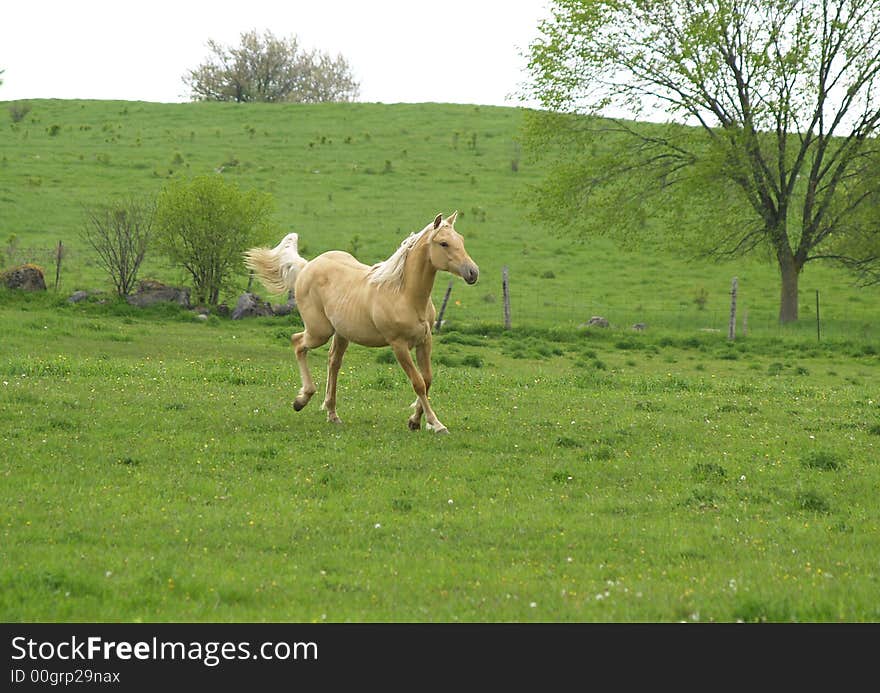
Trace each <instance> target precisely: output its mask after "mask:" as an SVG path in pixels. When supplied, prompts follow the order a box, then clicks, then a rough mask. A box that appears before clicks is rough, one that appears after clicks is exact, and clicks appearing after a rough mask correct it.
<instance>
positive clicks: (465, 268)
mask: <svg viewBox="0 0 880 693" xmlns="http://www.w3.org/2000/svg"><path fill="white" fill-rule="evenodd" d="M460 274H461V278H462V279H464V280H465V281H466V282H467V283H468V284H476V283H477V279H479V278H480V268H479V267H477V266H476V265H462V266H461V271H460Z"/></svg>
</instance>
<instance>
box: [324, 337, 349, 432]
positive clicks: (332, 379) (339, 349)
mask: <svg viewBox="0 0 880 693" xmlns="http://www.w3.org/2000/svg"><path fill="white" fill-rule="evenodd" d="M348 343H349V342H348V340H347V339H346V338H345V337H343V336H342V335H340V334H339V333H337V334H336V335H334V337H333V343H332V344H331V345H330V355H329V357H328V358H327V389H326V391H325V393H324V403H323V404H322V405H321V409H324V410H326V412H327V421H329V422H331V423H337V424H339V423H342V419H340V418H339V416H337V414H336V382H337V379H338V376H339V368H340V366H342V357H343V356H345V350H346V349H347V348H348Z"/></svg>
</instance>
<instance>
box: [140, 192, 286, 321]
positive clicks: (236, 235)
mask: <svg viewBox="0 0 880 693" xmlns="http://www.w3.org/2000/svg"><path fill="white" fill-rule="evenodd" d="M272 206H273V200H272V196H271V195H270V194H268V193H260V192H256V191H246V192H244V191H241V190H239V188H238V186H237V185H236V184H235V183H227V182H226V181H225V180H223V178H222V177H221V176H219V175H212V176H199V177H196V178H193V179H192V180H189V181H185V180H179V181H174V182H172V183H170V184H169V185H168V186H167V187H166V188H165V189H164V190H163V191H162V192H161V193H160V194H159V198H158V200H157V204H156V248H157V250H158V251H159V252H161V253H162V254H163V255H165V256H166V257H168V258H169V259H170V260H171V261H172V262H173V263H175V264H177V265H180V266H182V267H183V268H184V269H185V270H186V271H187V273H189V275H190V276H191V277H192V281H193V294H194V296H195V299H196V301H197V302H198V303H206V304H209V305H216V304H217V301H218V299H219V297H220V292H221V290H223V289H224V288H225V286H226V285H227V284H228V282H229V278H230V274H231V273H232V272H233V271H234V270H236V269H239V268H241V267H243V265H242V262H241V256H242V253H243V252H244V251H245V250H247V249H248V248H249V247H251V246H253V245H257V244H259V243H260V242H262V241H263V240H264V238H263V234H264V232H265V231H266V228H267V225H268V218H269V214H270V213H271V211H272Z"/></svg>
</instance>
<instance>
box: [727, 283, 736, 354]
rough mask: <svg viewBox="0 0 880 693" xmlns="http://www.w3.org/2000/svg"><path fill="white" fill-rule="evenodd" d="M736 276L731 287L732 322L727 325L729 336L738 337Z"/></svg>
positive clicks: (731, 337)
mask: <svg viewBox="0 0 880 693" xmlns="http://www.w3.org/2000/svg"><path fill="white" fill-rule="evenodd" d="M736 284H737V282H736V277H734V278H733V284H732V285H731V287H730V324H729V325H728V326H727V338H728V339H731V340H732V339H735V338H736Z"/></svg>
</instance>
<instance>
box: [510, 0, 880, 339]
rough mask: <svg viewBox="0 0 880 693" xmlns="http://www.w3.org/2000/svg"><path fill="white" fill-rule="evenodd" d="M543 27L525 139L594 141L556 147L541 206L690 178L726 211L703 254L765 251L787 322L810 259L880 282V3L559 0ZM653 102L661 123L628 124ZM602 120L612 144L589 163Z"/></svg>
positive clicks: (587, 203) (706, 231)
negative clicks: (558, 155)
mask: <svg viewBox="0 0 880 693" xmlns="http://www.w3.org/2000/svg"><path fill="white" fill-rule="evenodd" d="M540 32H541V36H540V37H539V38H538V39H537V40H536V41H535V42H534V43H533V44H532V46H531V48H530V62H529V70H530V75H531V78H532V79H531V81H530V84H529V87H528V90H527V91H528V94H529V95H530V96H532V97H535V98H537V99H538V100H539V102H540V104H541V105H542V106H543V107H544V108H545V109H546V110H544V111H543V112H539V113H538V116H537V119H536V123H539V125H536V126H535V127H534V129H533V137H534V138H535V139H536V140H538V141H540V142H541V144H542V145H546V144H547V138H549V139H551V140H552V139H554V138H556V140H557V141H559V142H565V141H567V142H568V143H571V142H573V141H574V139H572V138H573V133H575V132H576V133H578V136H583V135H585V134H587V136H588V137H587V139H586V140H585V139H581V140H580V141H581V142H584V141H591V142H592V144H591V145H586V146H584V148H583V149H581V150H577V151H575V150H573V149H571V148H569V149H568V153H567V154H566V155H565V156H564V157H562V159H561V162H562V163H561V164H560V166H559V167H558V168H557V169H556V170H555V171H554V174H553V177H552V178H553V181H554V182H553V183H552V184H551V185H548V186H546V187H545V193H546V194H547V195H549V196H550V197H551V198H553V199H552V201H550V202H549V203H548V199H544V201H543V208H544V209H545V210H550V214H549V216H551V217H552V216H553V215H554V214H556V215H557V221H561V220H562V217H561V213H565V214H569V215H571V214H572V213H574V214H578V213H579V214H590V213H592V212H593V210H594V209H595V207H594V205H595V206H599V205H601V204H602V202H603V200H604V201H605V202H613V203H619V200H618V199H614V197H613V196H609V195H608V193H607V191H608V189H609V187H610V186H609V183H611V182H614V184H615V185H620V179H621V177H622V176H626V185H627V186H628V187H629V188H630V189H632V190H633V191H634V192H635V194H638V195H644V194H646V192H650V191H651V190H653V191H655V192H656V191H658V190H667V191H668V190H669V188H671V187H672V186H673V184H674V183H682V182H686V183H687V185H688V187H689V189H690V190H691V191H696V192H695V194H697V195H706V194H711V195H714V196H715V199H716V200H717V201H718V204H719V206H720V208H723V209H725V210H727V211H728V212H729V213H728V214H727V215H726V218H724V219H720V220H719V219H712V220H704V227H703V228H702V229H701V230H700V234H701V235H702V240H703V241H704V242H703V243H701V244H700V245H701V249H702V250H706V251H709V252H711V253H714V254H716V255H724V254H739V253H746V252H750V251H753V250H757V249H760V248H764V249H765V250H767V251H769V253H770V254H771V255H772V257H774V259H775V261H776V262H777V263H778V266H779V271H780V278H781V293H780V308H779V320H780V321H781V322H790V321H794V320H796V319H797V317H798V279H799V277H800V274H801V271H802V270H803V268H804V265H805V264H806V263H808V262H811V261H814V260H821V259H824V260H834V261H838V262H840V263H842V264H844V265H846V266H848V267H850V268H852V269H854V270H855V271H857V272H858V273H859V275H860V276H861V278H862V279H866V280H870V279H871V278H876V276H877V272H878V268H880V262H878V260H880V256H878V253H877V252H876V249H877V247H878V245H880V243H878V239H880V233H878V220H880V215H878V213H877V210H878V199H880V189H878V188H880V175H878V174H880V148H878V144H877V138H876V135H877V127H878V122H880V98H878V96H880V95H878V89H880V79H878V75H880V0H663V1H659V0H554V2H553V4H552V17H551V18H550V19H547V20H545V21H544V22H542V23H541V25H540ZM609 114H610V115H615V116H619V117H618V118H611V119H609V118H608V116H609ZM649 114H650V117H652V118H655V119H656V117H657V115H658V114H661V115H662V116H663V118H664V119H665V120H666V124H665V125H662V124H657V125H654V126H647V125H644V124H638V123H634V122H632V120H633V119H642V120H644V119H645V118H646V117H648V115H649ZM575 115H576V116H604V117H601V118H598V117H574V116H575ZM683 126H696V127H683ZM599 131H602V132H603V135H602V136H603V137H604V144H603V145H602V146H604V147H606V148H607V147H612V146H614V147H616V153H615V155H614V156H605V157H602V156H596V157H595V161H594V162H593V163H590V161H589V159H590V158H591V156H590V155H591V153H595V152H596V151H597V146H598V145H597V142H599V141H600V140H599V139H598V138H596V133H597V132H599ZM557 135H558V137H556V136H557ZM589 137H592V140H589ZM566 138H567V139H566ZM587 147H592V149H590V148H587ZM600 148H601V147H600ZM621 152H623V154H621ZM578 158H579V159H580V162H581V163H580V164H576V163H575V162H576V160H577V159H578ZM600 163H604V164H605V166H604V167H603V168H602V169H601V170H599V169H598V166H599V164H600ZM603 191H604V192H603ZM707 191H708V193H707ZM603 195H604V197H603ZM663 199H664V196H662V195H661V196H658V197H657V198H656V200H660V201H661V202H662V200H663ZM665 199H667V200H670V199H674V194H669V195H668V196H666V198H665ZM660 213H662V214H665V215H667V222H669V224H668V227H667V229H668V232H669V233H673V234H674V233H677V232H678V231H679V229H678V228H676V225H675V219H674V218H672V217H674V214H671V213H670V210H669V209H666V210H663V211H661V212H660ZM683 215H684V216H686V213H683ZM621 219H623V217H621ZM626 223H630V224H631V223H632V220H631V219H629V220H626ZM626 232H628V233H631V232H632V229H631V228H630V229H628V230H627V231H626ZM696 235H697V234H695V235H694V237H695V238H696Z"/></svg>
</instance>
